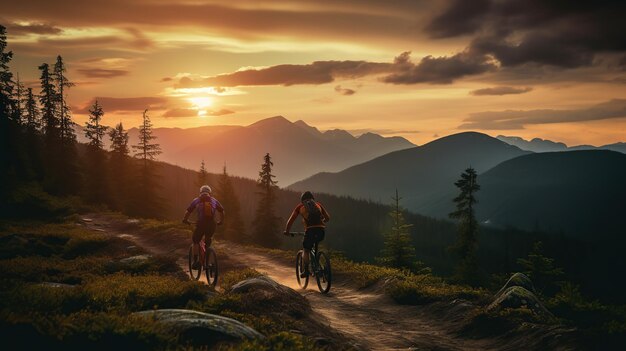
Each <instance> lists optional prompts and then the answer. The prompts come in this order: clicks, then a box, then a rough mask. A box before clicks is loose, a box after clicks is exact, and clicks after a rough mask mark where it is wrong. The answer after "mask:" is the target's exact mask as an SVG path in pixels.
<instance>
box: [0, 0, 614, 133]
mask: <svg viewBox="0 0 626 351" xmlns="http://www.w3.org/2000/svg"><path fill="white" fill-rule="evenodd" d="M87 4H88V5H87ZM624 10H625V5H623V2H618V1H595V2H588V3H587V4H579V2H569V1H534V0H527V1H522V0H510V1H505V0H476V1H462V0H460V1H421V0H398V1H373V0H346V1H331V0H316V1H313V0H299V1H286V0H272V1H262V2H261V1H252V0H250V1H247V0H243V1H228V2H226V1H210V0H207V1H197V0H189V1H174V0H139V1H132V2H129V1H122V0H107V1H90V2H84V1H77V0H59V1H55V2H50V1H47V0H27V1H14V2H12V3H11V4H10V6H3V11H2V14H0V23H1V24H3V25H4V26H6V27H7V32H8V33H7V34H8V40H9V49H10V50H13V52H14V61H13V62H12V65H11V69H12V71H13V72H14V73H18V72H19V75H20V79H21V80H22V81H23V82H24V83H26V85H27V86H32V87H37V89H35V90H38V82H37V78H38V75H39V72H38V71H37V66H38V65H39V64H41V63H43V62H49V63H53V62H54V60H55V57H56V55H58V54H60V55H62V56H63V57H64V59H65V61H66V63H67V67H68V76H69V78H70V79H72V80H73V81H74V82H75V83H76V84H77V85H76V87H73V88H72V89H71V90H70V91H69V92H68V100H69V102H70V104H71V106H72V110H73V114H74V117H75V120H76V121H77V122H78V123H84V121H85V120H86V113H87V110H88V107H89V105H90V104H91V103H92V102H93V100H94V99H95V98H98V100H99V101H100V103H101V104H102V105H103V107H104V109H105V117H104V123H105V124H109V125H113V124H115V123H117V122H118V121H123V122H124V124H125V126H127V127H132V126H136V125H138V124H139V119H140V118H141V112H142V111H143V110H144V109H145V108H149V109H150V112H149V114H150V116H151V117H152V120H153V123H154V125H155V126H157V127H161V126H162V127H182V128H187V127H197V126H203V125H220V124H239V125H241V124H244V125H245V124H249V123H252V122H254V121H257V120H259V119H262V118H265V117H270V116H275V115H283V116H285V117H287V118H288V119H290V120H292V121H295V120H298V119H302V120H304V121H306V122H307V123H309V124H311V125H314V126H316V127H318V128H320V129H332V128H341V129H346V130H348V131H351V132H352V133H354V134H359V133H363V132H366V131H373V132H377V133H380V134H383V135H387V136H388V135H401V136H404V137H406V138H407V139H409V140H410V141H412V142H414V143H416V144H423V143H425V142H428V141H431V140H433V139H434V138H437V137H439V136H444V135H448V134H452V133H457V132H461V131H467V130H475V131H480V132H485V133H487V134H490V135H494V136H495V135H499V134H503V135H516V136H521V137H524V138H527V139H530V138H534V137H540V138H545V139H552V140H556V141H563V142H565V143H567V144H568V145H576V144H593V145H601V144H608V143H613V142H618V141H626V40H623V33H625V32H626V24H625V22H626V21H623V18H622V17H623V15H624V14H625V13H626V11H624Z"/></svg>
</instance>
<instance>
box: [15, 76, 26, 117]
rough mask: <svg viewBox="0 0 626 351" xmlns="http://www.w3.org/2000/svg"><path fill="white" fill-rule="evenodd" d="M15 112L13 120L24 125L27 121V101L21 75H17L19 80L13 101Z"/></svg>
mask: <svg viewBox="0 0 626 351" xmlns="http://www.w3.org/2000/svg"><path fill="white" fill-rule="evenodd" d="M13 101H14V106H15V110H14V111H13V116H14V117H13V119H14V120H16V121H18V123H22V124H24V123H25V121H24V119H25V116H24V114H25V111H24V103H25V101H26V95H25V88H24V84H22V82H21V81H20V75H19V73H18V74H17V80H16V81H15V98H14V99H13Z"/></svg>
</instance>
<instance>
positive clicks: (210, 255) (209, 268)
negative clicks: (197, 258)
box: [204, 247, 218, 286]
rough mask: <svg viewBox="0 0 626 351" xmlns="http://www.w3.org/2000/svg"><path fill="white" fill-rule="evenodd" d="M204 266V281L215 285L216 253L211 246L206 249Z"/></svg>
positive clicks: (216, 272)
mask: <svg viewBox="0 0 626 351" xmlns="http://www.w3.org/2000/svg"><path fill="white" fill-rule="evenodd" d="M205 262H206V267H205V268H204V272H205V274H206V282H207V284H209V285H211V286H215V285H217V274H218V270H217V254H216V253H215V250H213V249H212V248H210V247H209V248H207V249H206V261H205Z"/></svg>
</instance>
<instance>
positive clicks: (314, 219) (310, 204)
mask: <svg viewBox="0 0 626 351" xmlns="http://www.w3.org/2000/svg"><path fill="white" fill-rule="evenodd" d="M302 204H303V205H304V208H306V212H307V214H308V216H307V218H305V219H304V220H305V221H306V225H308V226H312V225H320V224H322V211H321V209H320V206H319V205H318V204H317V202H315V200H310V199H309V200H304V201H302Z"/></svg>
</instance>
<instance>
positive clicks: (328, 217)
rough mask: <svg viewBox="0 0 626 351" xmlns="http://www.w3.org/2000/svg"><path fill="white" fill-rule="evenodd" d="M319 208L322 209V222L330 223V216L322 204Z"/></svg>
mask: <svg viewBox="0 0 626 351" xmlns="http://www.w3.org/2000/svg"><path fill="white" fill-rule="evenodd" d="M320 208H321V209H322V216H323V217H324V222H328V221H330V215H329V214H328V212H327V211H326V209H325V208H324V206H322V204H320Z"/></svg>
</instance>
